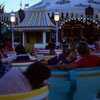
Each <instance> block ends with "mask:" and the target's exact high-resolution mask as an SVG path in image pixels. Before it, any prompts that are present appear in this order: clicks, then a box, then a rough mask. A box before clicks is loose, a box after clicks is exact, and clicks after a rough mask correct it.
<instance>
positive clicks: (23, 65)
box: [11, 60, 37, 71]
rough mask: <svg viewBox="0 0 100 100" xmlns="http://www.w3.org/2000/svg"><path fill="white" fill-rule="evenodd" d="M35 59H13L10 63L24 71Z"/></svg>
mask: <svg viewBox="0 0 100 100" xmlns="http://www.w3.org/2000/svg"><path fill="white" fill-rule="evenodd" d="M36 61H37V60H24V61H13V62H12V63H11V65H12V67H16V68H18V69H20V70H22V71H25V70H26V69H27V68H28V66H29V65H30V64H32V63H34V62H36Z"/></svg>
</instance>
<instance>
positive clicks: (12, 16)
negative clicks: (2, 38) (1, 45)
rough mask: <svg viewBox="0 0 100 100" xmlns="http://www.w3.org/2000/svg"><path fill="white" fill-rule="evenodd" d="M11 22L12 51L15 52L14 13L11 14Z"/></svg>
mask: <svg viewBox="0 0 100 100" xmlns="http://www.w3.org/2000/svg"><path fill="white" fill-rule="evenodd" d="M10 21H11V23H12V28H11V31H12V49H13V50H14V28H13V23H14V22H15V14H14V13H11V14H10Z"/></svg>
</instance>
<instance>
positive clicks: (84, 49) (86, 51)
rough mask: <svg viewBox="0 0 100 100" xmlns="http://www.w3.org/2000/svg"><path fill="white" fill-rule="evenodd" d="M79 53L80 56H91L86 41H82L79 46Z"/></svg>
mask: <svg viewBox="0 0 100 100" xmlns="http://www.w3.org/2000/svg"><path fill="white" fill-rule="evenodd" d="M77 52H78V53H79V54H80V55H85V54H89V47H88V44H87V42H86V41H80V42H79V43H78V46H77Z"/></svg>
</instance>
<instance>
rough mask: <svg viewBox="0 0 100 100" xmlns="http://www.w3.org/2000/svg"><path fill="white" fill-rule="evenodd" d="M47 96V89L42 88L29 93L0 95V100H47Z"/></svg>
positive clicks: (46, 87)
mask: <svg viewBox="0 0 100 100" xmlns="http://www.w3.org/2000/svg"><path fill="white" fill-rule="evenodd" d="M48 95H49V87H48V86H43V87H41V88H40V89H36V90H32V91H29V92H23V93H15V94H8V95H0V100H48Z"/></svg>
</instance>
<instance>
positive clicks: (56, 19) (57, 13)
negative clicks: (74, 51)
mask: <svg viewBox="0 0 100 100" xmlns="http://www.w3.org/2000/svg"><path fill="white" fill-rule="evenodd" d="M59 15H60V14H59V12H55V13H54V20H55V22H56V47H58V45H59V44H58V21H59Z"/></svg>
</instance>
